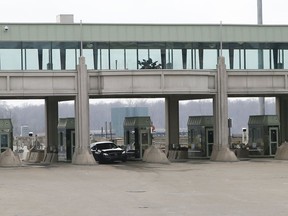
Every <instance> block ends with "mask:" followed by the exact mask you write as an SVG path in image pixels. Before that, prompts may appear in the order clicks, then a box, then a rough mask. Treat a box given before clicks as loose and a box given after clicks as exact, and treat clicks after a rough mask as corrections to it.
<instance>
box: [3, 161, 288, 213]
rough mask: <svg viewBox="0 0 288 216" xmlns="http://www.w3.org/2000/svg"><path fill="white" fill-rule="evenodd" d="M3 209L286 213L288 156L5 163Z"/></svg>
mask: <svg viewBox="0 0 288 216" xmlns="http://www.w3.org/2000/svg"><path fill="white" fill-rule="evenodd" d="M0 206H1V208H0V215H1V216H2V215H3V216H92V215H97V216H112V215H117V216H148V215H149V216H158V215H159V216H186V215H187V216H188V215H189V216H191V215H195V216H201V215H203V216H204V215H205V216H212V215H215V216H218V215H219V216H225V215H227V216H228V215H229V216H238V215H239V216H244V215H245V216H270V215H271V216H272V215H273V216H276V215H277V216H282V215H283V216H284V215H285V216H287V215H288V161H281V160H275V159H264V158H263V159H249V160H245V161H239V162H232V163H230V162H226V163H225V162H211V161H209V160H188V161H181V162H173V163H171V164H156V163H145V162H141V161H127V162H126V163H113V164H103V165H102V164H101V165H93V166H79V165H72V164H69V163H56V164H53V165H42V164H25V165H23V166H22V167H10V168H9V167H1V168H0Z"/></svg>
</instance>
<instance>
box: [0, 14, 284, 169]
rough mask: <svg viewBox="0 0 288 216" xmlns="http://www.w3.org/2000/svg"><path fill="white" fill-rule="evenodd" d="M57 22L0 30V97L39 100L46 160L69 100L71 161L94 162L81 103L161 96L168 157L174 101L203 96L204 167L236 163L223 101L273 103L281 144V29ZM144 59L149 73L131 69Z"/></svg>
mask: <svg viewBox="0 0 288 216" xmlns="http://www.w3.org/2000/svg"><path fill="white" fill-rule="evenodd" d="M58 21H59V22H58V23H45V24H43V23H1V24H0V27H1V31H0V65H1V68H0V70H1V74H0V83H1V85H0V98H1V99H45V106H46V136H47V143H46V146H47V151H46V152H47V154H55V151H54V149H57V141H58V138H57V137H58V136H57V134H58V131H57V124H58V102H60V101H65V100H74V101H75V151H74V155H73V158H72V163H74V164H94V163H95V161H94V159H93V157H92V155H91V152H90V151H89V144H90V143H89V142H90V140H89V99H90V98H99V99H101V98H164V99H165V124H166V126H165V127H166V128H165V130H166V135H167V140H166V150H167V151H168V150H169V148H170V146H171V144H177V143H179V101H181V100H193V99H204V98H205V99H206V98H211V99H213V116H214V122H215V123H214V127H213V128H214V145H213V151H212V154H211V160H215V161H236V160H237V158H236V157H235V155H234V153H233V152H230V151H229V146H228V123H227V118H228V111H227V110H228V103H227V99H228V97H267V96H269V97H276V98H277V100H276V101H277V115H278V116H279V121H280V125H281V127H280V128H279V143H281V142H283V141H284V140H287V138H288V137H287V136H288V133H287V130H288V121H287V118H288V113H287V109H288V62H287V58H286V56H287V54H288V38H287V35H288V26H283V25H222V24H220V25H195V24H194V25H193V24H182V25H178V24H171V25H170V24H85V23H83V24H82V23H74V22H73V16H71V15H67V16H65V15H62V16H60V17H59V20H58ZM259 50H261V53H262V54H263V56H262V54H261V55H260V57H261V58H262V57H263V65H262V66H261V68H259V65H258V57H259V54H258V53H259V52H258V51H259ZM149 59H151V60H152V63H155V62H157V64H158V66H157V67H156V68H153V67H149V68H150V69H140V66H139V62H147V61H150V60H149ZM159 64H160V65H159ZM99 115H101V113H99ZM45 158H50V157H48V156H46V157H45Z"/></svg>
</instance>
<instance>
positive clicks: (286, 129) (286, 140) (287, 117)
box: [275, 96, 288, 160]
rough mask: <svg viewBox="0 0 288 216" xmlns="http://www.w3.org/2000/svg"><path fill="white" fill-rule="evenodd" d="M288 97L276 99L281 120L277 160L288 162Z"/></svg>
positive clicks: (277, 112)
mask: <svg viewBox="0 0 288 216" xmlns="http://www.w3.org/2000/svg"><path fill="white" fill-rule="evenodd" d="M287 110H288V97H285V96H281V97H277V98H276V114H277V115H278V116H279V119H280V130H279V142H280V143H279V144H281V146H280V147H278V148H277V151H276V154H275V159H278V160H288V112H287Z"/></svg>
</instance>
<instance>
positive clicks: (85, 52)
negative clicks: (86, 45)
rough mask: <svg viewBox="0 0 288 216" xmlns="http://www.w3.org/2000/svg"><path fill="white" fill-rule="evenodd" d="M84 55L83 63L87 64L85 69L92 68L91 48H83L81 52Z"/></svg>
mask: <svg viewBox="0 0 288 216" xmlns="http://www.w3.org/2000/svg"><path fill="white" fill-rule="evenodd" d="M82 55H83V56H84V57H85V63H86V65H87V69H89V70H91V69H94V61H93V49H83V54H82Z"/></svg>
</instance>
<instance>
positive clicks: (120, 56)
mask: <svg viewBox="0 0 288 216" xmlns="http://www.w3.org/2000/svg"><path fill="white" fill-rule="evenodd" d="M110 59H111V60H110V61H111V70H124V69H125V67H124V65H125V64H124V49H111V50H110Z"/></svg>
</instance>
